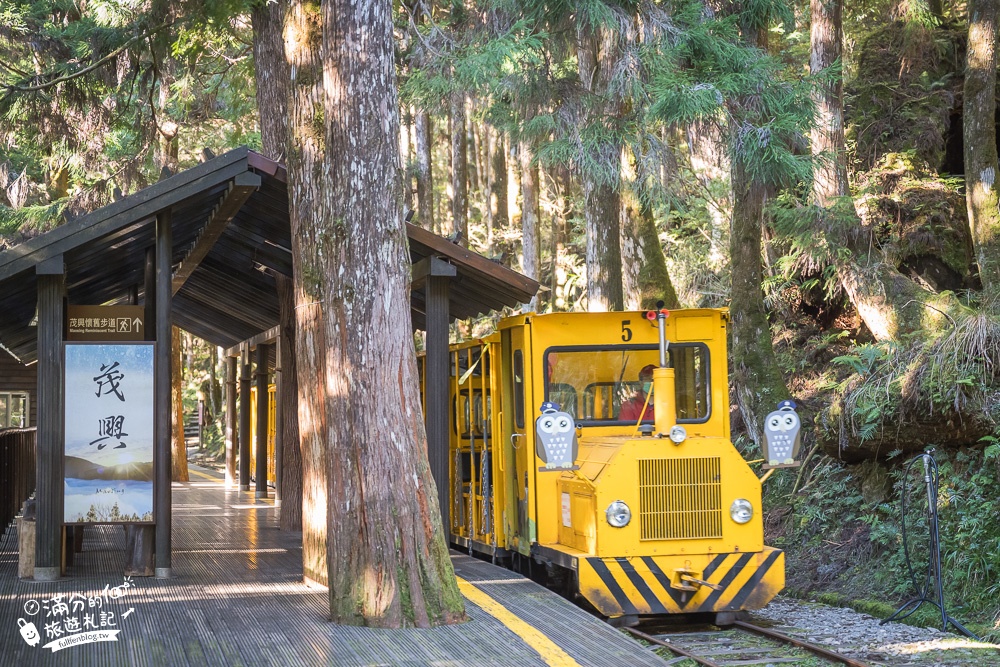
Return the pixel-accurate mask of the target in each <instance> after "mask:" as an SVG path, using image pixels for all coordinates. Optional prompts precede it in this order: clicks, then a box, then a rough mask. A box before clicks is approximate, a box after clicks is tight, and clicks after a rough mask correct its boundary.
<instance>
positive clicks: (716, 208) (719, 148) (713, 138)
mask: <svg viewBox="0 0 1000 667" xmlns="http://www.w3.org/2000/svg"><path fill="white" fill-rule="evenodd" d="M686 134H687V143H688V152H689V155H690V157H691V168H692V170H693V171H694V175H695V177H696V178H697V179H698V181H699V182H700V183H701V185H702V188H703V189H704V190H705V192H706V193H707V195H708V196H707V197H706V199H707V201H706V204H707V207H708V214H709V217H710V218H711V224H712V227H711V231H710V234H709V238H710V242H711V246H710V249H709V251H708V266H709V268H710V269H712V270H713V271H718V270H719V269H721V268H722V267H723V266H724V265H725V263H726V253H725V248H726V243H725V234H726V233H727V231H728V227H729V220H730V218H731V217H732V209H733V205H732V201H733V197H732V188H731V187H730V183H729V176H730V171H731V167H730V165H729V156H728V155H727V154H726V149H725V143H726V142H725V138H724V137H723V136H722V128H721V127H720V126H719V124H718V123H717V122H712V121H704V120H703V121H696V122H694V123H691V124H689V125H688V126H687V128H686ZM664 187H667V184H664Z"/></svg>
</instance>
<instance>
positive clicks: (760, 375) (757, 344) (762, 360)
mask: <svg viewBox="0 0 1000 667" xmlns="http://www.w3.org/2000/svg"><path fill="white" fill-rule="evenodd" d="M732 183H733V219H732V229H731V230H730V244H729V253H730V265H731V273H732V289H731V292H730V298H731V301H732V307H731V313H732V321H731V323H730V326H729V333H730V345H729V357H730V360H731V363H732V368H733V378H732V382H733V386H734V387H735V389H736V399H737V404H738V405H739V408H740V414H742V416H743V421H744V422H745V423H746V427H747V432H748V433H749V435H750V437H751V438H753V441H754V442H755V443H757V444H760V442H761V438H762V437H763V432H764V417H766V416H767V413H769V412H771V411H772V410H774V409H775V408H776V407H777V405H778V402H779V401H782V400H784V399H786V398H788V396H789V394H788V389H787V387H786V386H785V380H784V378H783V377H782V376H781V371H780V370H779V369H778V362H777V359H775V356H774V346H773V345H772V341H771V327H770V325H769V324H768V321H767V311H766V310H765V308H764V293H763V291H762V290H761V281H762V279H763V268H762V266H761V250H762V248H761V233H760V223H761V220H762V219H763V218H764V203H765V201H766V198H767V186H766V185H765V184H764V183H761V182H759V181H757V180H755V179H753V178H751V177H750V176H749V175H748V174H747V173H746V171H745V170H744V169H743V168H742V167H741V166H740V165H739V164H738V162H737V161H736V160H734V161H733V172H732Z"/></svg>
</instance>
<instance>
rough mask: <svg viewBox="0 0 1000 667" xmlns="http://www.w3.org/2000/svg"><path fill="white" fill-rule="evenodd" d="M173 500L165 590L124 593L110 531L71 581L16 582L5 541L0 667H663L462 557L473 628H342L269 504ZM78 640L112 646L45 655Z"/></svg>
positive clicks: (133, 588)
mask: <svg viewBox="0 0 1000 667" xmlns="http://www.w3.org/2000/svg"><path fill="white" fill-rule="evenodd" d="M192 477H193V478H194V476H192ZM173 498H174V507H173V509H174V519H173V531H174V534H173V544H174V553H173V568H174V575H175V576H174V578H173V579H171V580H166V581H163V580H156V579H152V578H134V579H133V580H132V581H131V582H129V583H126V581H125V579H124V577H123V576H122V567H123V561H124V531H123V530H122V529H121V528H120V527H116V526H100V527H94V528H91V529H88V530H87V531H86V532H87V534H86V537H85V540H84V551H83V553H80V554H77V559H76V563H75V565H74V566H73V567H72V568H71V570H70V572H69V576H68V577H67V578H65V579H62V580H60V581H57V582H50V583H34V582H31V581H22V580H19V579H18V578H17V536H16V532H15V531H14V529H13V528H11V529H9V530H8V531H6V533H5V534H4V535H3V537H2V538H0V656H2V664H5V665H19V666H20V665H70V664H72V665H74V666H76V665H80V666H84V665H100V666H101V667H104V666H105V665H151V666H152V665H156V666H160V665H225V666H227V667H229V666H235V665H344V666H345V667H354V666H363V665H406V666H409V665H435V666H439V667H444V666H451V665H496V666H498V667H499V666H503V667H513V666H517V665H524V666H535V665H538V666H545V665H570V666H572V665H595V666H601V667H614V666H616V665H622V666H623V667H624V666H629V667H631V666H642V665H664V664H666V663H665V662H664V661H663V660H661V659H660V658H658V657H657V656H655V655H653V654H652V653H650V652H649V651H648V650H646V649H644V648H643V647H642V646H640V645H639V644H638V643H636V642H634V641H632V640H631V639H629V638H628V637H626V636H625V635H623V634H622V633H620V632H618V631H617V630H614V629H613V628H611V627H610V626H608V625H606V624H604V623H602V622H601V621H599V620H597V619H595V618H593V617H591V616H590V615H589V614H587V613H585V612H583V611H581V610H580V609H578V608H577V607H575V606H574V605H572V604H570V603H569V602H567V601H566V600H564V599H562V598H560V597H558V596H556V595H555V594H553V593H551V592H550V591H548V590H546V589H544V588H542V587H540V586H538V585H536V584H534V583H532V582H530V581H528V580H526V579H524V578H522V577H520V576H519V575H517V574H514V573H512V572H509V571H506V570H502V569H500V568H496V567H493V566H492V565H489V564H487V563H484V562H481V561H477V560H475V559H472V558H469V557H468V556H464V555H461V554H457V553H453V555H452V558H453V562H454V564H455V570H456V574H457V575H458V577H459V578H460V586H461V587H462V590H463V594H465V595H466V598H467V601H466V607H467V611H468V615H469V617H470V621H469V622H468V623H465V624H462V625H457V626H450V627H445V628H437V629H433V630H418V629H404V630H379V629H372V628H358V627H345V626H338V625H334V624H332V623H330V622H328V621H327V620H326V619H325V616H324V613H325V606H326V592H325V590H321V589H316V588H310V587H307V586H306V585H304V584H303V583H301V577H302V562H301V554H302V551H301V544H300V539H301V537H300V534H299V533H287V532H283V531H280V530H278V528H277V521H276V511H275V508H274V506H273V501H269V500H263V501H261V500H255V499H254V497H253V492H250V493H241V492H239V491H237V490H232V489H226V488H225V487H224V486H223V485H222V484H221V483H220V482H218V481H212V480H209V479H205V478H204V475H202V478H201V479H199V481H193V482H191V483H186V484H174V488H173ZM19 619H24V621H25V622H32V623H33V624H34V625H35V626H36V628H37V630H38V633H39V635H40V641H39V642H38V643H37V644H36V645H35V646H31V645H29V644H28V643H27V642H26V641H24V640H23V639H22V635H21V632H20V631H19ZM102 624H103V625H102ZM77 625H79V631H74V630H73V628H74V627H77ZM67 629H68V630H67ZM84 631H87V632H105V633H110V634H112V635H114V637H115V640H114V641H101V642H95V643H87V644H80V645H72V646H68V647H66V648H62V649H60V650H58V651H53V650H51V649H49V648H46V645H47V644H49V643H50V642H53V641H57V640H61V641H66V640H65V639H63V638H65V637H68V636H73V637H80V633H82V632H84ZM114 631H117V633H114ZM56 632H58V633H59V634H58V635H56V634H55V633H56Z"/></svg>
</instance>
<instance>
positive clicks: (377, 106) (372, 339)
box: [285, 0, 465, 627]
mask: <svg viewBox="0 0 1000 667" xmlns="http://www.w3.org/2000/svg"><path fill="white" fill-rule="evenodd" d="M289 5H290V9H289V14H288V17H287V20H286V23H285V35H286V53H287V54H288V59H289V63H290V64H291V65H292V67H293V70H292V71H293V77H292V86H291V95H290V98H289V101H290V104H289V110H290V122H289V134H290V138H289V164H288V180H289V189H290V204H291V207H292V245H293V255H294V257H295V258H296V259H297V260H298V261H297V262H296V265H295V270H294V273H295V277H294V281H295V306H296V307H295V311H296V320H297V321H296V324H297V326H298V330H297V335H296V350H297V352H298V353H299V357H298V364H299V365H298V378H299V394H300V395H299V426H300V428H301V431H302V433H301V435H302V441H303V461H302V462H303V482H304V485H306V486H307V488H306V493H305V497H304V501H305V502H304V506H303V513H304V515H303V524H304V525H303V539H304V540H306V539H309V540H313V539H316V538H319V537H321V534H319V533H318V532H316V530H315V529H318V528H319V527H318V526H316V525H315V523H314V521H315V516H311V512H314V511H316V510H317V507H316V505H317V501H316V499H315V497H314V496H313V495H312V494H311V493H310V491H311V489H310V488H308V487H310V486H312V487H313V488H316V487H319V490H320V493H321V495H322V499H321V500H320V503H321V504H322V506H323V508H324V509H325V507H326V506H327V503H329V508H330V511H329V512H325V514H326V517H325V521H326V526H325V529H326V530H325V544H324V545H323V546H325V556H326V564H327V572H328V581H329V604H330V617H331V619H332V620H334V621H336V622H339V623H348V624H366V625H373V626H384V627H400V626H403V625H416V626H419V627H427V626H431V625H436V624H441V623H452V622H457V621H461V620H464V618H465V614H464V608H463V602H462V598H461V596H460V595H459V592H458V585H457V582H456V580H455V573H454V569H453V568H452V565H451V560H450V558H449V555H448V548H447V545H446V543H445V539H444V533H443V531H442V526H441V516H440V513H439V511H438V507H437V492H436V490H435V486H434V480H433V478H432V477H431V472H430V467H429V465H428V462H427V438H426V434H425V431H424V423H423V414H422V412H421V407H420V397H419V394H418V379H417V364H416V355H415V351H414V347H413V337H412V334H411V321H410V311H409V308H408V306H407V304H408V303H409V278H410V266H409V253H408V250H407V242H406V230H405V227H404V224H403V220H402V211H401V206H400V201H399V172H400V165H399V151H398V132H399V116H398V113H399V103H398V102H399V101H398V98H397V93H396V76H395V63H394V59H393V34H392V5H391V3H389V2H387V1H385V0H353V1H350V0H323V2H322V4H321V5H319V6H317V5H316V4H314V3H312V2H309V3H304V2H300V1H298V0H293V1H291V2H290V3H289ZM372 110H378V113H373V112H372ZM318 118H321V119H322V120H323V122H322V123H317V122H316V121H317V119H318ZM320 480H324V481H325V484H321V483H320ZM307 525H309V532H308V533H307V532H306V526H307ZM307 535H308V537H307ZM309 546H310V550H311V551H313V550H314V547H315V546H318V545H312V544H310V545H309ZM315 550H316V551H318V549H315Z"/></svg>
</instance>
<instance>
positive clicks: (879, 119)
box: [844, 21, 965, 171]
mask: <svg viewBox="0 0 1000 667" xmlns="http://www.w3.org/2000/svg"><path fill="white" fill-rule="evenodd" d="M964 44H965V37H964V33H963V32H962V31H960V30H951V29H948V28H928V27H925V26H920V25H917V24H914V23H906V22H903V21H896V22H894V23H888V24H886V25H884V26H881V27H879V28H877V29H876V30H874V31H873V32H872V33H870V34H869V35H868V36H867V37H866V38H865V39H864V41H863V42H862V44H861V47H860V49H859V55H858V67H857V72H858V74H857V76H856V77H855V78H854V79H853V80H852V81H849V82H847V85H846V86H845V89H844V94H845V102H846V108H845V122H846V130H847V142H848V147H849V149H850V150H851V151H852V155H851V157H852V162H853V167H854V169H855V171H867V170H869V169H873V168H874V167H875V166H876V165H877V164H879V162H880V161H881V160H882V158H883V157H884V156H885V155H886V154H888V153H904V152H906V151H915V152H916V155H917V157H918V158H919V159H920V160H921V161H923V162H925V163H927V164H929V165H931V166H932V167H933V168H934V169H935V170H937V169H940V168H941V166H942V164H943V163H944V159H945V153H946V149H947V142H948V133H949V130H950V129H951V120H952V114H953V112H954V111H955V110H956V108H957V105H958V100H959V99H961V92H962V75H961V72H962V67H963V64H964V63H963V61H964V53H965V46H964Z"/></svg>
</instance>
